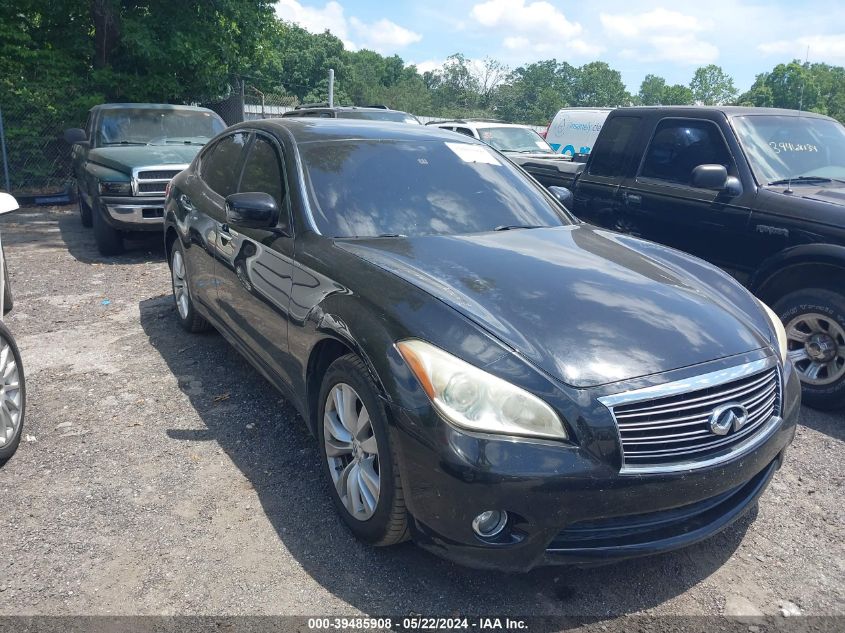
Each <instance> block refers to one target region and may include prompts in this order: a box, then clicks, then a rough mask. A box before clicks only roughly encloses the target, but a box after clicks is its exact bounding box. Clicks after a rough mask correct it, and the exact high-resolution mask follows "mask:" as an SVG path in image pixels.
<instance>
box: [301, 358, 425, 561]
mask: <svg viewBox="0 0 845 633" xmlns="http://www.w3.org/2000/svg"><path fill="white" fill-rule="evenodd" d="M340 383H345V384H347V385H349V386H350V387H352V388H353V389H354V390H355V391H356V392H357V394H358V396H359V398H360V399H361V402H362V403H363V405H364V406H365V407H366V408H367V412H368V413H369V414H370V424H371V426H372V430H373V436H374V437H375V439H376V443H377V446H378V456H379V460H378V470H379V479H380V484H379V496H378V501H377V503H376V506H375V511H374V512H373V514H372V516H371V517H370V518H368V519H366V520H359V519H356V518H355V517H354V516H352V514H351V513H350V512H349V510H347V508H346V506H345V505H344V503H343V501H342V499H341V497H340V495H339V494H338V492H337V489H336V488H335V484H334V480H333V479H332V465H331V464H330V463H329V458H328V455H327V454H326V443H325V429H324V426H323V419H324V416H325V410H326V400H327V398H328V396H329V393H330V392H331V390H332V389H333V388H334V387H335V386H336V385H338V384H340ZM377 394H378V388H377V387H376V385H375V384H374V383H373V380H372V378H370V375H369V373H368V372H367V369H366V367H365V365H364V363H363V361H362V360H361V359H360V358H359V357H358V356H356V355H355V354H348V355H346V356H342V357H341V358H338V359H337V360H336V361H334V362H333V363H332V364H331V365H330V366H329V368H328V370H327V371H326V375H325V376H324V377H323V383H322V386H321V387H320V395H319V400H318V408H317V437H318V440H319V443H320V456H321V461H322V462H323V471H324V472H325V474H326V479H327V480H328V482H329V493H330V495H331V497H332V501H333V502H334V505H335V507H336V508H337V511H338V513H339V514H340V516H341V518H342V519H343V521H344V523H346V525H347V526H348V527H349V529H350V530H351V531H352V533H353V534H354V535H355V536H356V537H357V538H358V539H359V540H361V541H363V542H364V543H368V544H370V545H377V546H387V545H395V544H396V543H401V542H402V541H405V540H407V539H408V538H409V533H408V512H407V510H406V508H405V495H404V491H403V489H402V480H401V478H400V475H399V465H398V463H397V457H396V451H395V450H394V449H393V447H392V445H391V442H390V437H389V435H390V433H389V429H388V420H387V412H386V411H385V409H384V406H383V405H382V400H381V398H379V397H378V395H377Z"/></svg>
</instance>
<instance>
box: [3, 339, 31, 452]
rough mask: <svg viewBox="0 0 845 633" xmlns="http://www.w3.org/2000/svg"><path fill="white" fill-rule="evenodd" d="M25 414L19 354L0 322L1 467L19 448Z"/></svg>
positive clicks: (24, 394) (22, 377) (24, 395)
mask: <svg viewBox="0 0 845 633" xmlns="http://www.w3.org/2000/svg"><path fill="white" fill-rule="evenodd" d="M25 413H26V381H25V380H24V375H23V363H22V362H21V354H20V352H19V351H18V346H17V344H16V343H15V339H14V338H13V337H12V334H11V332H9V330H8V328H7V327H6V325H5V324H4V323H3V322H0V466H2V465H3V464H5V463H6V462H7V461H8V460H9V458H10V457H11V456H12V455H14V454H15V451H16V450H17V449H18V444H20V442H21V434H22V433H23V422H24V414H25Z"/></svg>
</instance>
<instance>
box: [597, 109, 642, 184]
mask: <svg viewBox="0 0 845 633" xmlns="http://www.w3.org/2000/svg"><path fill="white" fill-rule="evenodd" d="M640 122H641V119H640V117H637V116H617V117H613V118H611V119H610V121H609V122H607V123H606V124H605V126H604V128H602V131H601V133H600V134H599V136H598V138H597V139H596V145H595V147H593V151H592V154H591V158H590V175H592V176H608V177H615V176H623V175H624V171H625V168H626V167H627V166H628V165H629V164H630V161H631V160H632V159H633V157H634V149H635V148H634V143H635V142H636V138H637V131H638V130H639V129H640Z"/></svg>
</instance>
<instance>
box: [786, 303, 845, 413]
mask: <svg viewBox="0 0 845 633" xmlns="http://www.w3.org/2000/svg"><path fill="white" fill-rule="evenodd" d="M772 308H773V310H774V311H775V313H776V314H777V315H778V316H779V317H780V319H781V321H783V324H784V326H785V327H787V328H789V324H790V323H792V322H793V321H794V320H796V319H798V318H799V317H800V316H801V315H809V314H817V315H821V316H823V317H825V318H826V319H827V320H828V324H829V325H830V324H832V325H834V326H835V325H837V324H838V326H839V328H840V330H839V331H836V330H835V329H834V330H831V331H832V333H833V334H834V335H833V336H832V337H831V338H833V339H834V342H835V343H836V344H837V352H835V353H836V354H837V356H839V355H845V336H842V335H841V333H845V297H843V296H842V295H841V294H837V293H835V292H831V291H830V290H825V289H822V288H806V289H803V290H798V291H796V292H791V293H789V294H788V295H786V296H784V297H781V298H780V299H778V300H777V301H775V302H774V305H773V306H772ZM787 336H789V334H787ZM789 347H790V350H794V349H801V344H800V343H798V342H797V341H795V340H790V345H789ZM806 363H807V361H804V362H800V361H799V362H797V363H796V369H798V370H799V376H800V375H801V371H800V370H801V369H802V367H804V366H805V365H806ZM838 367H841V365H838ZM801 397H802V401H803V402H804V404H806V405H807V406H809V407H813V408H814V409H821V410H824V411H830V410H833V409H839V408H842V407H845V374H843V375H842V376H841V377H839V378H838V379H836V380H834V381H833V382H830V383H828V384H819V385H816V384H811V383H808V382H806V380H805V379H804V377H803V376H802V381H801Z"/></svg>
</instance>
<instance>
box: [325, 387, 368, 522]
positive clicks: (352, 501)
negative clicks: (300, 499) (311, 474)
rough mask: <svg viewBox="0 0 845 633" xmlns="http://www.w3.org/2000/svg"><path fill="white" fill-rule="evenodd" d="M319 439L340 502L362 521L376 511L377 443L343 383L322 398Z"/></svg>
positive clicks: (361, 406) (355, 396) (358, 403)
mask: <svg viewBox="0 0 845 633" xmlns="http://www.w3.org/2000/svg"><path fill="white" fill-rule="evenodd" d="M323 437H324V445H325V450H326V458H327V459H328V462H329V471H330V472H331V477H332V481H333V482H334V486H335V489H336V490H337V494H338V496H339V497H340V500H341V501H342V502H343V505H344V507H345V508H346V510H347V511H348V512H349V514H350V515H351V516H352V517H353V518H355V519H357V520H359V521H366V520H367V519H369V518H370V517H372V516H373V514H374V513H375V511H376V506H377V505H378V499H379V491H380V489H381V478H380V467H379V454H378V443H377V442H376V436H375V433H374V431H373V426H372V422H371V420H370V414H369V413H368V411H367V407H365V406H364V403H363V401H362V400H361V397H360V396H359V395H358V393H357V392H356V391H355V390H354V389H353V388H352V387H350V386H349V385H347V384H345V383H338V384H336V385H335V386H334V387H332V389H331V391H329V395H328V397H327V398H326V406H325V408H324V415H323Z"/></svg>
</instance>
